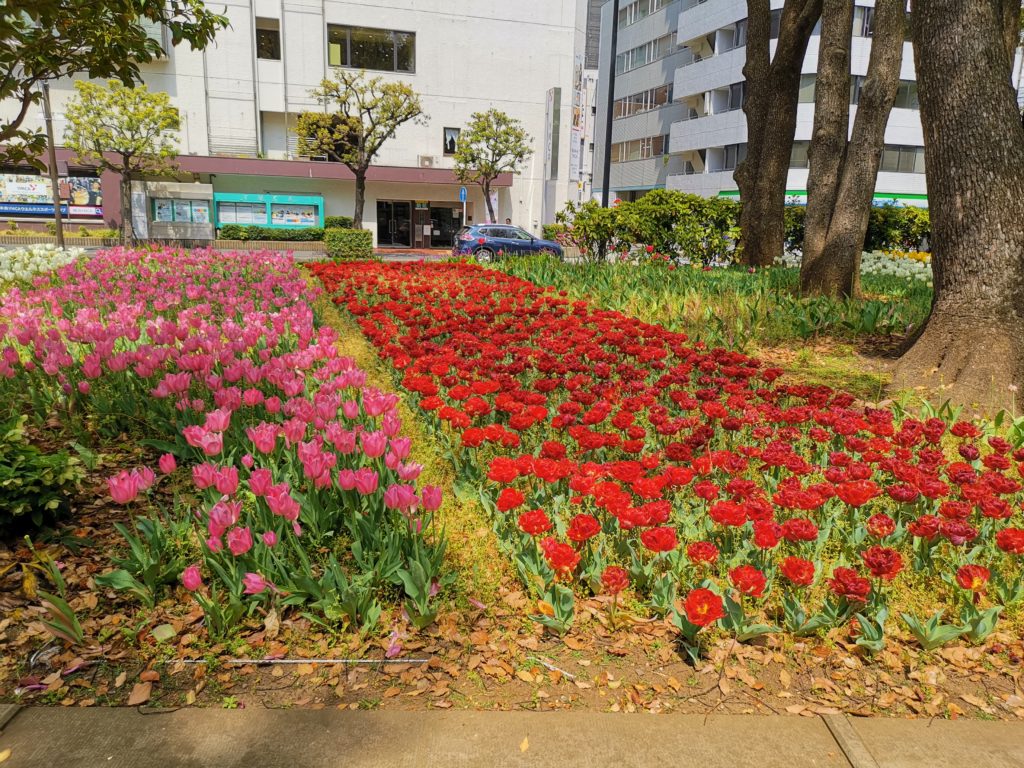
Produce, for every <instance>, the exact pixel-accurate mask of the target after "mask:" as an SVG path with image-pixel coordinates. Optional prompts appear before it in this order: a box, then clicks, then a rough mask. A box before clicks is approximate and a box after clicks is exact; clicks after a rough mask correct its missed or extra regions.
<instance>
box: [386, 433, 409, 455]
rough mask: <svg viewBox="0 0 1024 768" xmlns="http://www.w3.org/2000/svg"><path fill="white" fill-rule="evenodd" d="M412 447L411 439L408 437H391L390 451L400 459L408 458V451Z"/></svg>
mask: <svg viewBox="0 0 1024 768" xmlns="http://www.w3.org/2000/svg"><path fill="white" fill-rule="evenodd" d="M411 448H412V440H411V439H410V438H408V437H393V438H391V452H392V453H394V454H395V455H396V456H397V457H398V458H400V459H407V458H409V451H410V450H411Z"/></svg>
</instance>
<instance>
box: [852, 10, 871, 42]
mask: <svg viewBox="0 0 1024 768" xmlns="http://www.w3.org/2000/svg"><path fill="white" fill-rule="evenodd" d="M874 27H875V9H874V8H864V7H862V6H859V5H858V6H856V7H855V8H854V9H853V36H854V37H871V36H872V35H873V34H874V32H875V29H874Z"/></svg>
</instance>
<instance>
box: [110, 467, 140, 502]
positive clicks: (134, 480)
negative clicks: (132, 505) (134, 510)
mask: <svg viewBox="0 0 1024 768" xmlns="http://www.w3.org/2000/svg"><path fill="white" fill-rule="evenodd" d="M107 487H108V488H109V489H110V498H112V499H113V500H114V503H116V504H127V503H129V502H130V501H134V500H135V498H136V497H137V496H138V495H139V478H138V476H136V475H134V474H132V473H131V472H124V471H122V472H118V473H117V474H116V475H114V476H113V477H108V478H107Z"/></svg>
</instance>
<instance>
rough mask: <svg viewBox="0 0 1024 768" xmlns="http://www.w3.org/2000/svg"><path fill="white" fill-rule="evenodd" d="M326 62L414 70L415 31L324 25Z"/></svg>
mask: <svg viewBox="0 0 1024 768" xmlns="http://www.w3.org/2000/svg"><path fill="white" fill-rule="evenodd" d="M327 63H328V64H329V65H330V66H332V67H351V68H353V69H370V70H375V71H378V72H415V71H416V35H415V33H413V32H394V31H392V30H389V29H371V28H369V27H341V26H336V25H334V24H329V25H328V26H327Z"/></svg>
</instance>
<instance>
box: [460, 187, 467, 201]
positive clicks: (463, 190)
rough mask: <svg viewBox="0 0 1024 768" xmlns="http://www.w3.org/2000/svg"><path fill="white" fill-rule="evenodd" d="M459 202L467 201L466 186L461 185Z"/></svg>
mask: <svg viewBox="0 0 1024 768" xmlns="http://www.w3.org/2000/svg"><path fill="white" fill-rule="evenodd" d="M459 202H460V203H464V202H466V188H465V187H459Z"/></svg>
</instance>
